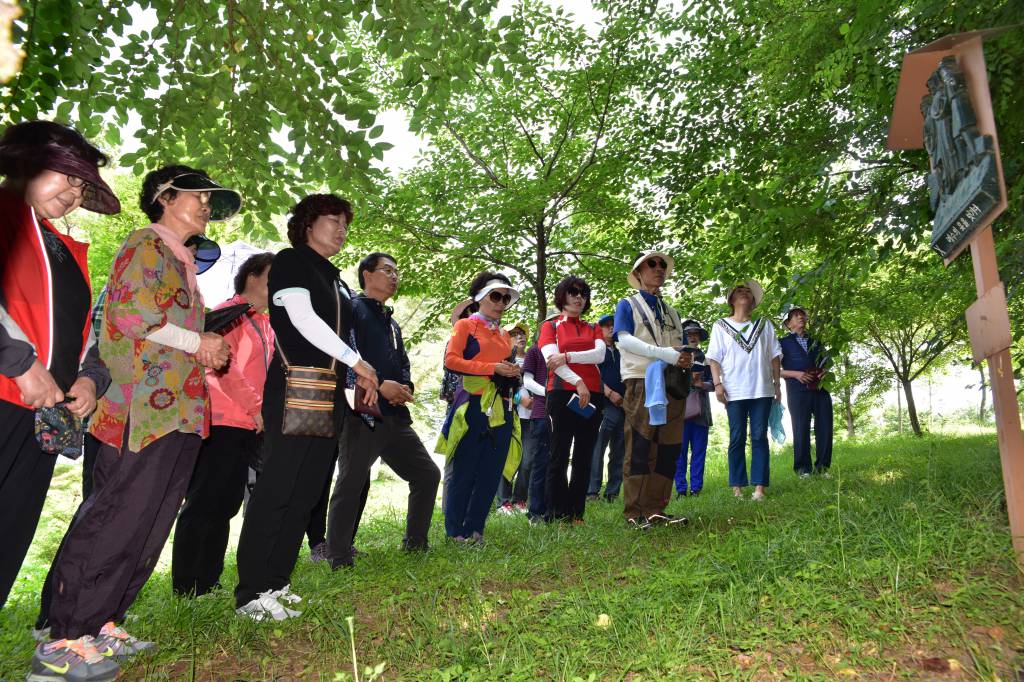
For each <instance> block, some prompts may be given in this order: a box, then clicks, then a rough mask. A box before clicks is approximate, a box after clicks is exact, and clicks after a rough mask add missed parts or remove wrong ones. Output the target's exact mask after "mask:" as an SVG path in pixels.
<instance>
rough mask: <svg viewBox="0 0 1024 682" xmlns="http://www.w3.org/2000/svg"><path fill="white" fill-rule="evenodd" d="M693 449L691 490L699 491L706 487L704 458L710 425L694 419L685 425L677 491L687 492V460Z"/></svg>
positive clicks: (677, 461) (677, 465) (706, 451)
mask: <svg viewBox="0 0 1024 682" xmlns="http://www.w3.org/2000/svg"><path fill="white" fill-rule="evenodd" d="M691 450H692V451H693V456H692V457H690V458H689V460H690V492H694V493H696V492H699V491H700V490H701V488H703V487H704V458H705V457H706V456H707V454H708V427H706V426H704V425H703V424H698V423H696V422H694V421H692V420H691V421H688V422H686V424H685V425H684V426H683V448H682V450H680V452H679V459H678V460H676V492H678V493H685V492H686V460H687V454H689V451H691Z"/></svg>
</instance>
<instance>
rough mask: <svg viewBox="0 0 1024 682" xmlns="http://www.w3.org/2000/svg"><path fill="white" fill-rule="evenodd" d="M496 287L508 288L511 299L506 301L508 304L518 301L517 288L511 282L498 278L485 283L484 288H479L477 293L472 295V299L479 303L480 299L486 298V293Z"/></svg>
mask: <svg viewBox="0 0 1024 682" xmlns="http://www.w3.org/2000/svg"><path fill="white" fill-rule="evenodd" d="M497 289H508V293H509V296H511V297H512V300H511V301H509V302H508V304H509V305H515V304H516V303H517V302H518V301H519V290H518V289H516V288H515V287H514V286H512V285H511V284H506V283H505V282H502V281H501V280H500V279H492V280H491V281H490V282H488V283H487V284H485V285H484V288H483V289H481V290H480V291H479V292H478V293H477V295H476V296H474V297H473V300H474V301H476V302H477V303H479V302H480V301H482V300H484V299H485V298H487V295H488V294H490V293H491V292H492V291H495V290H497Z"/></svg>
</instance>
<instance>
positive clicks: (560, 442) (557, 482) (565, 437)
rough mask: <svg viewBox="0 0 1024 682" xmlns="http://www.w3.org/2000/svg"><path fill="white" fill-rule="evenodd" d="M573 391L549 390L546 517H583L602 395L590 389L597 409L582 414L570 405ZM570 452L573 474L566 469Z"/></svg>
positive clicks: (599, 419) (602, 399) (599, 420)
mask: <svg viewBox="0 0 1024 682" xmlns="http://www.w3.org/2000/svg"><path fill="white" fill-rule="evenodd" d="M574 395H576V393H575V391H564V390H555V391H552V392H551V393H550V394H548V399H547V410H548V414H549V415H551V458H550V459H549V460H548V484H547V491H548V512H547V515H548V518H550V519H582V518H583V510H584V508H585V507H586V504H587V488H588V487H589V485H590V462H591V460H593V457H594V443H595V442H596V441H597V432H598V429H600V428H601V412H602V409H603V407H604V396H602V395H599V394H594V393H591V396H590V401H591V403H592V404H593V405H594V407H596V408H597V411H596V412H595V413H594V414H592V415H591V416H590V418H589V419H588V418H585V417H583V416H582V415H579V414H577V413H576V412H573V411H572V410H570V409H569V406H568V404H569V399H570V398H572V396H574ZM570 455H571V459H572V475H571V476H570V475H569V473H568V468H569V461H570Z"/></svg>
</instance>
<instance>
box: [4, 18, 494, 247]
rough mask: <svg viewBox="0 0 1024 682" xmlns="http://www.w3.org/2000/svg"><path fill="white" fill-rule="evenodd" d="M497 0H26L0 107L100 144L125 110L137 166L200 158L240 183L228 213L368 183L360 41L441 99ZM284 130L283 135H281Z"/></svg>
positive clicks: (474, 55) (246, 225)
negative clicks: (18, 60)
mask: <svg viewBox="0 0 1024 682" xmlns="http://www.w3.org/2000/svg"><path fill="white" fill-rule="evenodd" d="M495 4H496V0H418V1H417V2H407V1H406V0H373V1H371V0H303V1H302V2H297V1H296V0H272V1H271V2H267V1H266V0H220V1H215V2H182V1H181V0H82V1H78V0H76V1H74V2H72V1H71V0H31V1H29V2H26V3H24V10H25V12H24V15H23V16H22V17H21V18H20V19H19V20H18V21H17V22H16V23H15V42H16V44H17V45H18V46H19V47H20V48H21V49H22V50H23V51H24V52H25V60H24V64H23V67H22V70H21V72H20V73H19V74H18V75H17V76H16V77H15V78H14V79H13V80H12V81H10V82H9V83H8V84H6V85H5V86H3V87H0V123H6V122H12V121H20V120H25V119H32V118H37V117H40V116H43V117H49V116H54V115H55V116H56V117H57V118H58V119H61V120H65V121H68V122H72V123H74V124H75V125H76V126H77V127H78V128H79V129H80V130H81V131H82V132H83V133H84V134H85V135H86V136H87V137H89V138H93V139H96V138H99V137H100V136H101V135H102V136H103V139H104V141H105V143H106V145H105V146H108V148H113V147H117V146H118V145H119V144H120V143H121V139H120V129H121V128H122V127H124V126H125V125H127V124H128V122H129V120H130V118H132V117H133V116H138V118H139V120H140V122H141V129H140V130H139V132H138V142H140V143H141V148H140V149H139V150H138V151H132V152H129V153H126V154H124V155H123V156H122V157H121V158H120V163H121V164H122V165H125V166H128V167H131V168H133V169H134V171H135V173H136V175H141V174H142V172H143V171H144V170H146V169H152V168H153V167H156V166H158V165H161V164H163V163H167V162H169V161H181V162H183V163H188V164H192V165H198V166H201V167H204V168H206V169H207V170H209V171H210V172H211V173H214V174H215V175H216V176H217V177H218V178H221V179H223V181H224V182H226V183H229V184H231V185H233V186H235V187H237V188H239V189H240V190H241V191H242V193H243V194H244V195H245V197H246V200H247V201H246V205H245V208H246V211H245V212H244V213H243V215H242V217H241V221H240V222H239V224H238V228H239V229H240V230H241V231H242V232H243V233H244V234H245V235H247V236H252V235H256V236H269V235H271V233H272V228H271V218H272V217H273V216H274V215H280V214H283V213H285V212H286V211H287V210H288V208H289V207H290V206H291V205H292V203H294V200H295V199H296V197H297V195H300V194H302V193H304V192H306V191H308V190H310V189H321V188H324V187H326V188H328V189H330V190H332V191H345V192H353V191H356V192H358V193H359V194H362V193H366V192H371V191H372V188H373V184H372V183H373V178H374V177H375V175H379V172H375V171H374V170H373V169H372V168H371V161H372V160H374V159H377V160H380V159H381V158H382V155H383V152H384V151H385V150H386V149H387V148H388V146H389V145H386V144H384V143H381V142H379V141H375V140H377V138H378V137H379V136H380V134H381V132H382V129H381V127H380V126H377V125H374V123H375V118H376V114H377V111H378V110H379V109H380V103H379V102H378V100H377V98H376V97H375V95H374V94H373V93H372V92H371V91H370V89H369V87H368V78H369V76H370V72H369V70H368V69H367V68H366V65H365V61H366V55H367V52H368V51H369V50H379V51H381V52H384V53H386V54H388V55H390V56H391V57H393V58H398V57H401V58H402V59H403V68H404V69H405V71H406V72H407V73H408V74H410V75H412V76H415V77H416V78H417V79H419V81H420V86H419V88H418V90H416V91H415V92H410V93H409V98H410V100H411V101H412V102H414V103H415V105H416V106H424V107H425V106H431V105H432V103H436V102H443V101H447V99H448V98H449V97H450V96H451V95H452V94H453V93H457V92H458V90H459V87H460V86H459V84H458V78H459V77H461V76H462V75H464V74H465V73H466V71H467V69H469V68H470V66H469V65H473V64H477V63H481V64H486V63H487V62H488V59H489V57H490V54H491V48H490V45H491V44H492V43H493V42H494V41H495V40H498V39H499V38H500V35H501V34H502V33H503V32H507V31H508V30H511V29H512V28H514V26H507V27H505V28H503V29H501V30H499V29H497V28H494V27H490V26H488V21H487V17H488V16H489V14H490V12H491V10H492V9H493V8H494V6H495ZM283 138H287V142H284V141H283Z"/></svg>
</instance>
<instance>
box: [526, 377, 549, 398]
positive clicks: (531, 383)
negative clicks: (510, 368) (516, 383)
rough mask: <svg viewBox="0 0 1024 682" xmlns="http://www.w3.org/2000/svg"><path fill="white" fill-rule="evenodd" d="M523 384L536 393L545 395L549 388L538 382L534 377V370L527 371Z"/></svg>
mask: <svg viewBox="0 0 1024 682" xmlns="http://www.w3.org/2000/svg"><path fill="white" fill-rule="evenodd" d="M523 386H525V387H526V390H527V391H529V392H530V393H532V394H534V395H544V394H545V393H547V390H546V389H545V388H544V387H543V386H541V385H540V384H538V383H537V380H536V379H534V378H533V372H527V373H526V374H525V375H523Z"/></svg>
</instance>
